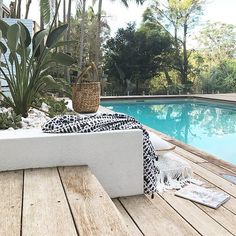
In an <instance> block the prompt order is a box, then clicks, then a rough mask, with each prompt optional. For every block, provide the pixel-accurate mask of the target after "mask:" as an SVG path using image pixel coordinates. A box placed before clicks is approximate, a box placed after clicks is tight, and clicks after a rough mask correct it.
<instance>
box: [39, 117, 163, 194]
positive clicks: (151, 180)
mask: <svg viewBox="0 0 236 236" xmlns="http://www.w3.org/2000/svg"><path fill="white" fill-rule="evenodd" d="M126 129H141V130H142V131H143V159H144V167H143V168H144V192H145V193H147V194H150V193H154V192H156V191H157V175H158V174H159V169H158V168H157V160H158V157H157V155H156V154H155V151H154V148H153V146H152V143H151V142H150V140H149V134H148V132H147V131H146V130H145V129H144V128H143V126H142V125H141V124H140V123H139V122H138V121H136V120H135V119H134V118H132V117H130V116H127V115H124V114H120V113H112V114H96V115H92V116H83V117H82V116H75V115H64V116H58V117H55V118H53V119H51V120H50V121H48V122H47V123H46V124H45V125H44V126H43V127H42V130H43V132H46V133H75V132H77V133H89V132H101V131H109V130H126Z"/></svg>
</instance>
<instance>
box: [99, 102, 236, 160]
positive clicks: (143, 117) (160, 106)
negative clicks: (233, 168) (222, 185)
mask: <svg viewBox="0 0 236 236" xmlns="http://www.w3.org/2000/svg"><path fill="white" fill-rule="evenodd" d="M102 105H103V106H105V107H107V108H109V109H111V110H113V111H116V112H122V113H125V114H128V115H130V116H133V117H134V118H136V119H137V120H138V121H140V122H141V123H143V124H145V125H147V126H149V127H151V128H153V129H156V130H158V131H160V132H162V133H165V134H167V135H169V136H171V137H173V138H175V139H178V140H180V141H182V142H184V143H186V144H189V145H191V146H193V147H197V148H199V149H201V150H204V151H206V152H208V153H210V154H213V155H215V156H217V157H219V158H221V159H223V160H225V161H228V162H230V163H233V164H236V106H235V105H231V104H229V105H228V104H223V103H216V102H206V101H201V100H196V99H175V100H173V99H155V100H152V99H151V100H126V101H119V100H118V101H117V100H114V101H103V102H102Z"/></svg>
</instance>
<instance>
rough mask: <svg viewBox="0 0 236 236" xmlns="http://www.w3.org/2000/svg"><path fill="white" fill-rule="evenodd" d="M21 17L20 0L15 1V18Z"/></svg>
mask: <svg viewBox="0 0 236 236" xmlns="http://www.w3.org/2000/svg"><path fill="white" fill-rule="evenodd" d="M20 17H21V0H18V1H17V11H16V18H18V19H20Z"/></svg>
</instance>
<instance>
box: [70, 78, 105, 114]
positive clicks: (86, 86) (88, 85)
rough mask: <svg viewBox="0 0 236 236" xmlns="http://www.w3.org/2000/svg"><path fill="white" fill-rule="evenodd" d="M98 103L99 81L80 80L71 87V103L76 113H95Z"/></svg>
mask: <svg viewBox="0 0 236 236" xmlns="http://www.w3.org/2000/svg"><path fill="white" fill-rule="evenodd" d="M99 103H100V82H82V83H78V84H75V85H74V86H73V87H72V105H73V109H74V111H76V112H78V113H95V112H97V110H98V107H99Z"/></svg>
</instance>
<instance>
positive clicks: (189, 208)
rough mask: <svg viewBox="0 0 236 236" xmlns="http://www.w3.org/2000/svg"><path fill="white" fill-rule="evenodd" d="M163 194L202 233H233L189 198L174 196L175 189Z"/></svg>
mask: <svg viewBox="0 0 236 236" xmlns="http://www.w3.org/2000/svg"><path fill="white" fill-rule="evenodd" d="M161 196H162V197H163V199H165V200H166V201H167V202H168V203H169V204H170V205H171V206H172V207H173V208H174V209H175V210H176V211H177V212H178V213H179V214H180V215H181V216H182V217H183V218H184V219H185V220H186V221H187V222H189V224H191V225H192V226H193V227H194V228H195V229H196V230H197V231H198V232H199V233H200V234H202V235H209V236H211V235H224V236H226V235H232V234H231V233H230V232H229V231H227V230H226V229H225V228H223V227H222V226H221V225H220V224H219V223H217V222H216V221H215V220H213V219H212V218H211V217H210V216H208V215H207V214H206V213H205V212H204V211H202V210H201V209H200V208H199V207H198V206H197V205H195V204H194V203H192V202H191V201H189V200H186V199H183V198H180V197H177V196H174V191H168V192H165V193H163V194H161Z"/></svg>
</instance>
